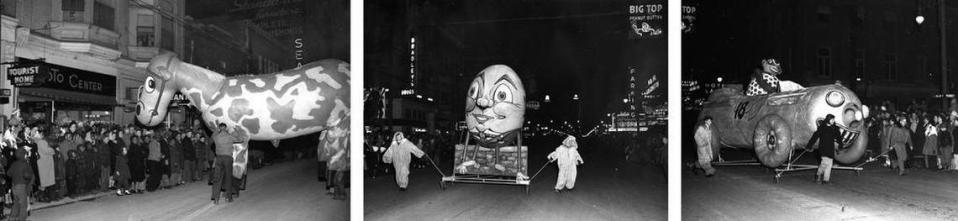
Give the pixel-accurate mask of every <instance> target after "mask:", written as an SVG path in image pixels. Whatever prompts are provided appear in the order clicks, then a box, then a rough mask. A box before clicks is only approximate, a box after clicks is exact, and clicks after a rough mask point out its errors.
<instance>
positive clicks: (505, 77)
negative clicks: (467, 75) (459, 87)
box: [466, 65, 526, 147]
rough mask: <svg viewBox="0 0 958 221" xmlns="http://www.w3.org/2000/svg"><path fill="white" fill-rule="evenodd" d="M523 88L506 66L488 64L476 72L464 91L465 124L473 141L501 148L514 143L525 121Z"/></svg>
mask: <svg viewBox="0 0 958 221" xmlns="http://www.w3.org/2000/svg"><path fill="white" fill-rule="evenodd" d="M525 103H526V91H525V88H523V86H522V80H521V79H520V78H519V75H518V74H516V72H515V71H513V70H512V68H509V66H506V65H492V66H489V67H487V68H486V69H483V70H482V71H480V72H479V74H477V75H476V78H475V79H473V80H472V83H470V85H469V89H468V91H467V93H466V127H467V130H468V131H469V134H470V135H471V136H472V138H475V139H474V140H476V141H477V143H478V144H479V145H481V146H485V147H501V146H504V145H510V144H513V143H514V142H515V138H516V136H517V134H518V132H519V130H521V129H522V124H523V122H524V121H525V111H526V105H525Z"/></svg>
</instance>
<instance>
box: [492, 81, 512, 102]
mask: <svg viewBox="0 0 958 221" xmlns="http://www.w3.org/2000/svg"><path fill="white" fill-rule="evenodd" d="M495 95H496V97H495V101H496V102H512V89H510V88H509V87H508V86H505V85H499V87H496V93H495Z"/></svg>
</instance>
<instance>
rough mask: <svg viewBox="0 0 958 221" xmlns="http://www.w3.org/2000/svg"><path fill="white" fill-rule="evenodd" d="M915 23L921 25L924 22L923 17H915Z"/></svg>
mask: <svg viewBox="0 0 958 221" xmlns="http://www.w3.org/2000/svg"><path fill="white" fill-rule="evenodd" d="M915 22H916V23H918V24H919V25H921V23H922V22H925V16H921V15H919V16H915Z"/></svg>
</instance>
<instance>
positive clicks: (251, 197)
mask: <svg viewBox="0 0 958 221" xmlns="http://www.w3.org/2000/svg"><path fill="white" fill-rule="evenodd" d="M316 170H317V165H316V161H315V159H312V160H311V159H304V160H297V161H287V162H281V163H276V164H273V165H272V166H267V167H263V168H260V169H258V170H252V171H250V172H249V175H248V182H247V186H246V191H242V192H241V195H240V197H239V198H238V199H236V200H235V201H233V202H232V203H226V200H225V199H223V200H221V202H220V204H219V205H213V204H212V201H211V200H210V186H209V185H207V183H206V180H203V181H199V182H194V183H191V184H186V185H182V186H178V187H174V188H171V189H165V190H157V191H156V192H152V193H149V192H147V193H144V194H134V195H129V196H116V195H114V194H110V195H107V196H104V197H101V198H98V199H95V200H90V201H78V202H75V203H72V204H66V205H62V206H57V207H51V208H44V209H40V210H36V211H33V212H32V214H31V216H30V217H29V219H30V220H348V219H349V216H348V212H347V211H349V203H348V201H337V200H333V199H332V198H331V197H330V196H328V195H326V194H325V192H324V191H323V186H324V184H323V183H321V182H318V181H317V180H316Z"/></svg>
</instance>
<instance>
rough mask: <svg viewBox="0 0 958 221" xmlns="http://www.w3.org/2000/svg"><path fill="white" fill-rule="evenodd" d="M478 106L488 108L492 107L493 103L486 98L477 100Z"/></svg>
mask: <svg viewBox="0 0 958 221" xmlns="http://www.w3.org/2000/svg"><path fill="white" fill-rule="evenodd" d="M476 105H478V106H479V107H481V108H487V107H489V106H492V101H491V100H489V99H486V98H479V99H478V100H476Z"/></svg>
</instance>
